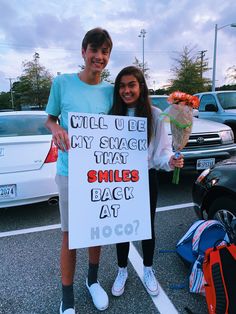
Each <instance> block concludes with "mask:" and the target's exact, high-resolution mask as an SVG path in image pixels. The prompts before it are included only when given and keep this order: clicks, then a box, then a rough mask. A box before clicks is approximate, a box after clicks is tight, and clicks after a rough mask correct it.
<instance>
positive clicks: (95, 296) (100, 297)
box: [86, 246, 109, 311]
mask: <svg viewBox="0 0 236 314" xmlns="http://www.w3.org/2000/svg"><path fill="white" fill-rule="evenodd" d="M88 251H89V270H88V278H87V279H86V286H87V288H88V290H89V293H90V295H91V297H92V300H93V303H94V305H95V307H96V308H97V309H98V310H100V311H103V310H105V309H106V308H107V307H108V304H109V299H108V295H107V293H106V291H105V290H104V289H103V288H102V287H101V285H100V283H99V282H98V281H97V273H98V267H99V259H100V253H101V246H95V247H91V248H89V249H88Z"/></svg>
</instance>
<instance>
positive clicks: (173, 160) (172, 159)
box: [169, 155, 184, 169]
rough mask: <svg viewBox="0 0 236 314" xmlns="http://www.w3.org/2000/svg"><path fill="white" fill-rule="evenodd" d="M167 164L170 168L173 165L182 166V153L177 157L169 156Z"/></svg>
mask: <svg viewBox="0 0 236 314" xmlns="http://www.w3.org/2000/svg"><path fill="white" fill-rule="evenodd" d="M169 165H170V167H171V168H172V169H174V168H175V167H177V168H183V166H184V157H183V155H180V156H179V157H178V158H175V155H173V156H171V157H170V161H169Z"/></svg>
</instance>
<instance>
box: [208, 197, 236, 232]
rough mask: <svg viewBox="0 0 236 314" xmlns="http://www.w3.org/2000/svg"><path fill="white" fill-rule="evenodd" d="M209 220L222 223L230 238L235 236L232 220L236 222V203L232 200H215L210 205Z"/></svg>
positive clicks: (227, 198) (221, 198)
mask: <svg viewBox="0 0 236 314" xmlns="http://www.w3.org/2000/svg"><path fill="white" fill-rule="evenodd" d="M208 218H209V219H216V220H218V221H220V222H221V223H222V224H223V225H224V226H225V227H226V230H227V232H228V234H229V236H230V238H232V237H234V236H235V231H236V230H232V226H233V224H232V220H233V219H235V220H236V202H235V201H234V200H233V199H232V198H229V197H220V198H217V199H215V200H214V201H213V203H212V204H211V205H210V208H209V213H208Z"/></svg>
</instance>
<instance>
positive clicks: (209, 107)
mask: <svg viewBox="0 0 236 314" xmlns="http://www.w3.org/2000/svg"><path fill="white" fill-rule="evenodd" d="M205 111H214V112H217V111H218V107H217V106H216V105H214V104H207V105H206V106H205Z"/></svg>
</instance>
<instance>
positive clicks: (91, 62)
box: [82, 43, 110, 72]
mask: <svg viewBox="0 0 236 314" xmlns="http://www.w3.org/2000/svg"><path fill="white" fill-rule="evenodd" d="M82 56H83V58H84V61H85V69H87V70H90V71H91V72H102V70H103V69H104V68H105V67H106V65H107V63H108V61H109V57H110V48H109V46H108V45H107V44H106V43H104V44H103V45H102V46H101V47H95V46H93V45H92V44H88V46H87V49H86V50H85V49H83V48H82Z"/></svg>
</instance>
